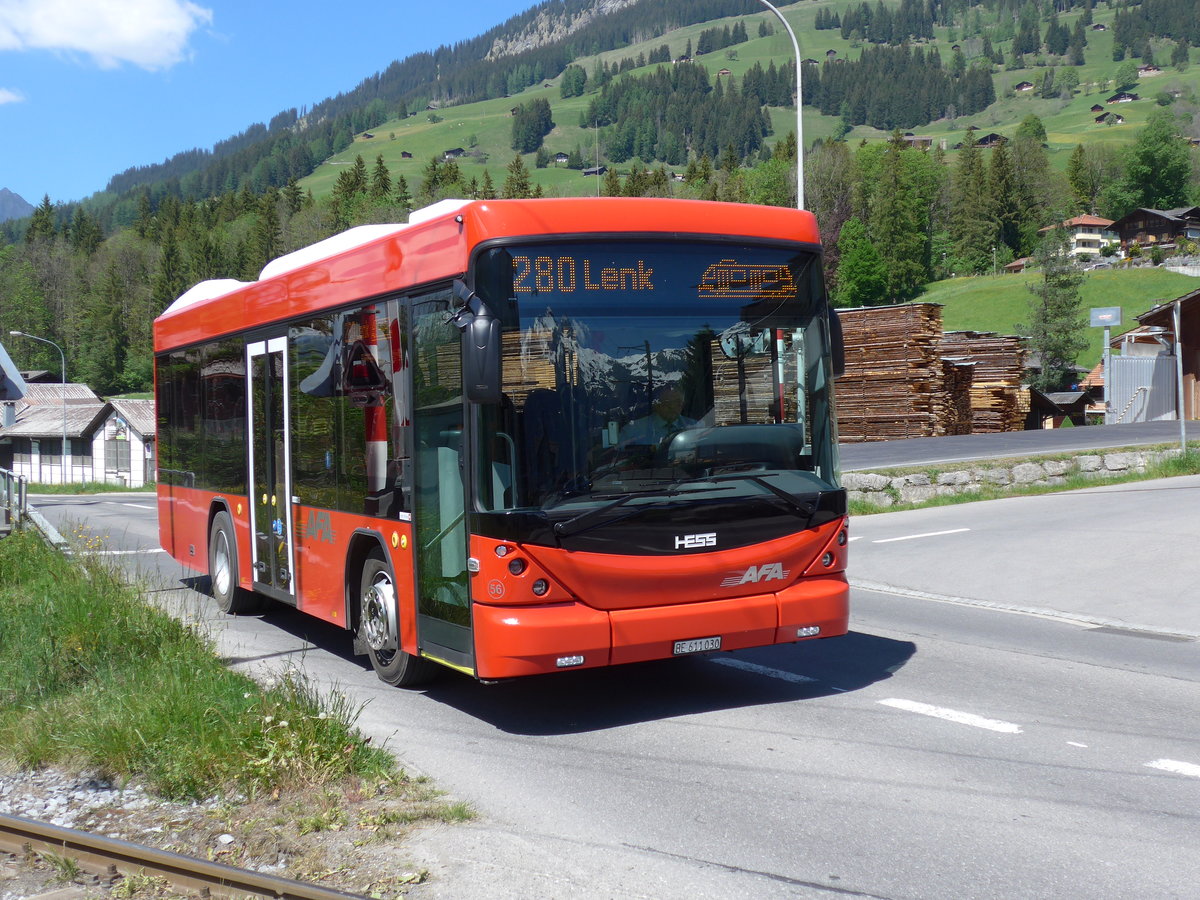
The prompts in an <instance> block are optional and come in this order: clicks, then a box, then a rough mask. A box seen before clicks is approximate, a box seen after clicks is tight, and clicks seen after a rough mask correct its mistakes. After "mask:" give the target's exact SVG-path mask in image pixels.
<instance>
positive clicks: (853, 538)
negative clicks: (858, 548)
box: [850, 534, 862, 541]
mask: <svg viewBox="0 0 1200 900" xmlns="http://www.w3.org/2000/svg"><path fill="white" fill-rule="evenodd" d="M850 540H851V541H861V540H862V535H861V534H856V535H855V536H854V537H852V538H850Z"/></svg>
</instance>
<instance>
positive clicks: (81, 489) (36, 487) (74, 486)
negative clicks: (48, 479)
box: [25, 481, 154, 494]
mask: <svg viewBox="0 0 1200 900" xmlns="http://www.w3.org/2000/svg"><path fill="white" fill-rule="evenodd" d="M25 489H26V491H27V492H28V493H30V494H108V493H134V494H141V493H146V492H147V491H153V490H154V485H153V483H151V484H148V485H146V486H145V487H126V486H124V485H120V484H109V483H108V482H107V481H83V482H75V481H73V482H71V483H69V484H58V483H57V482H56V483H54V484H42V483H41V482H40V481H31V482H29V483H28V484H27V485H26V487H25Z"/></svg>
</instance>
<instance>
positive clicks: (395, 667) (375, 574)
mask: <svg viewBox="0 0 1200 900" xmlns="http://www.w3.org/2000/svg"><path fill="white" fill-rule="evenodd" d="M358 597H359V601H358V614H359V633H360V635H361V636H362V638H363V640H364V642H365V643H366V645H367V655H368V656H370V658H371V666H372V668H374V669H375V674H376V675H377V676H379V680H380V681H382V682H384V683H386V684H391V685H395V686H396V687H414V686H416V685H419V684H425V683H426V682H428V681H432V680H433V678H434V677H435V676H436V675H437V671H438V670H437V665H436V664H435V663H431V662H430V661H429V660H427V659H421V658H420V657H417V656H413V655H412V654H411V653H405V652H404V651H403V650H401V649H400V620H399V616H400V610H399V607H398V605H397V603H396V579H395V578H394V577H393V575H392V567H391V566H390V565H389V564H388V562H387V560H386V559H384V556H383V553H382V551H380V550H378V549H376V550H373V551H371V555H370V556H368V557H367V561H366V562H365V563H364V564H363V570H362V578H361V579H360V581H359V591H358Z"/></svg>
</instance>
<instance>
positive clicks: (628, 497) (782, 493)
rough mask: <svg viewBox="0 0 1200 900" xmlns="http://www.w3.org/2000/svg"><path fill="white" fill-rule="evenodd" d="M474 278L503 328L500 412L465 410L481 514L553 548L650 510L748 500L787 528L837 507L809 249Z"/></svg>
mask: <svg viewBox="0 0 1200 900" xmlns="http://www.w3.org/2000/svg"><path fill="white" fill-rule="evenodd" d="M475 276H476V277H475V287H476V291H477V293H478V294H479V295H480V297H481V298H482V299H483V300H484V302H485V303H487V304H488V306H489V308H490V309H491V310H492V311H493V312H494V313H495V314H496V315H498V316H499V317H500V318H501V320H502V326H503V339H502V345H503V379H502V381H503V399H502V401H501V403H500V404H498V405H481V406H478V407H476V408H475V417H476V420H475V434H476V436H477V437H476V441H477V444H476V446H477V447H478V453H477V454H476V465H477V468H476V469H475V475H474V483H475V490H474V494H475V509H476V511H477V512H480V513H499V512H524V513H526V514H529V515H532V516H534V517H535V518H536V519H538V520H540V521H541V522H542V523H543V524H544V525H545V526H546V527H545V528H536V529H534V531H538V532H539V533H542V534H544V535H550V534H553V535H554V536H555V537H556V539H559V540H560V542H561V539H562V538H564V537H569V536H571V535H575V534H582V533H584V532H590V531H594V530H596V529H605V528H610V527H612V526H613V525H614V524H615V523H616V522H618V521H623V520H625V519H627V518H630V517H634V516H637V515H639V513H641V512H645V511H647V510H650V509H657V510H663V509H664V508H669V509H677V508H679V507H681V506H685V505H688V504H696V503H700V504H703V505H705V506H706V508H708V509H717V508H719V507H721V506H722V505H723V504H724V503H726V502H729V501H738V500H741V501H746V500H752V501H754V503H757V504H758V505H759V506H760V507H763V508H768V507H769V508H770V509H771V510H774V513H772V515H776V516H778V517H781V518H782V519H785V520H787V523H788V527H791V528H793V529H794V527H795V523H796V519H797V516H799V517H801V518H802V519H803V518H804V516H803V514H804V513H805V512H806V511H807V512H808V513H810V515H809V518H811V517H812V516H811V513H813V512H815V510H816V507H817V506H818V505H819V504H818V502H817V499H816V498H817V497H818V496H819V495H820V494H821V493H822V492H833V491H837V489H838V473H837V457H836V431H835V426H834V421H833V415H832V402H831V401H832V396H831V395H832V386H831V378H832V367H831V361H830V338H829V333H830V330H829V322H828V310H827V306H826V299H825V292H824V287H823V281H822V275H821V261H820V256H819V254H818V253H816V252H814V251H813V250H812V249H809V248H804V247H798V246H796V245H792V246H770V245H767V246H764V245H760V244H753V243H746V242H736V241H735V242H728V241H726V242H720V243H717V242H712V243H709V242H693V241H684V240H678V239H677V240H674V241H652V240H641V241H588V242H578V243H574V242H556V243H554V244H536V245H528V244H521V245H507V246H505V247H502V248H492V249H490V250H487V251H485V252H484V253H483V254H481V256H480V258H479V259H478V261H477V265H476V270H475ZM484 518H485V519H486V516H484ZM527 518H528V517H527ZM483 530H484V531H487V530H488V529H487V527H486V524H484V527H483Z"/></svg>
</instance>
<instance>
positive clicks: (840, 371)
mask: <svg viewBox="0 0 1200 900" xmlns="http://www.w3.org/2000/svg"><path fill="white" fill-rule="evenodd" d="M827 308H828V310H829V344H830V346H829V353H830V356H831V357H832V359H833V377H834V378H841V377H842V376H843V375H845V374H846V342H845V340H844V339H843V338H842V320H841V319H839V318H838V314H837V310H836V309H834V308H833V307H832V306H830V307H827Z"/></svg>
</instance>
